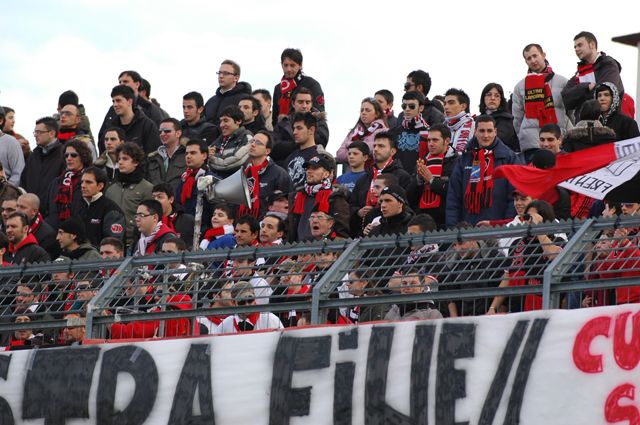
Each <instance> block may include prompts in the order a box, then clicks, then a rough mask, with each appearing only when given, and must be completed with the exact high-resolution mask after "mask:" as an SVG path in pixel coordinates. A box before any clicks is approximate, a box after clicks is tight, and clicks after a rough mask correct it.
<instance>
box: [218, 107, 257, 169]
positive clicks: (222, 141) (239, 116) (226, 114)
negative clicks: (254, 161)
mask: <svg viewBox="0 0 640 425" xmlns="http://www.w3.org/2000/svg"><path fill="white" fill-rule="evenodd" d="M243 119H244V114H243V113H242V111H241V110H240V108H239V107H238V106H236V105H232V106H227V107H226V108H225V109H224V110H223V111H222V112H221V113H220V136H218V138H217V139H216V140H215V141H214V142H213V143H212V144H211V145H209V159H208V164H209V167H210V168H211V169H212V170H213V171H215V173H216V174H218V175H219V176H220V177H222V178H225V177H229V176H230V175H232V174H233V173H235V172H236V171H238V169H239V168H240V167H242V164H244V163H245V162H247V159H249V142H250V140H251V133H250V132H249V131H248V130H247V129H245V128H244V127H243V126H242V121H243Z"/></svg>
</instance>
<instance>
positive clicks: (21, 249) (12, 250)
mask: <svg viewBox="0 0 640 425" xmlns="http://www.w3.org/2000/svg"><path fill="white" fill-rule="evenodd" d="M5 259H6V260H7V262H8V263H11V264H15V265H22V264H31V263H46V262H49V261H51V258H49V254H47V251H45V250H44V249H42V247H40V246H39V245H38V241H37V240H36V238H35V236H33V235H32V234H28V235H27V237H26V238H24V239H23V240H22V242H20V243H19V244H17V245H15V246H13V245H9V252H8V255H7V256H6V258H5Z"/></svg>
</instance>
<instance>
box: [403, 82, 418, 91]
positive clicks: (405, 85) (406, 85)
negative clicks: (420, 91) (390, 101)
mask: <svg viewBox="0 0 640 425" xmlns="http://www.w3.org/2000/svg"><path fill="white" fill-rule="evenodd" d="M415 86H416V85H415V84H412V83H404V89H405V90H409V89H411V87H415Z"/></svg>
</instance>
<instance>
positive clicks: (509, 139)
mask: <svg viewBox="0 0 640 425" xmlns="http://www.w3.org/2000/svg"><path fill="white" fill-rule="evenodd" d="M480 114H487V115H491V116H492V117H493V119H494V120H496V125H497V126H498V137H499V138H500V140H502V142H503V143H504V144H505V145H507V146H508V147H509V148H510V149H511V150H512V151H514V152H520V142H519V140H518V134H517V133H516V130H515V128H514V127H513V115H511V113H510V112H509V105H508V104H507V99H505V97H504V90H503V88H502V86H501V85H500V84H498V83H489V84H487V85H486V86H484V88H483V89H482V93H481V94H480Z"/></svg>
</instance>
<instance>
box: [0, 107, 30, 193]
mask: <svg viewBox="0 0 640 425" xmlns="http://www.w3.org/2000/svg"><path fill="white" fill-rule="evenodd" d="M5 121H6V112H5V110H4V108H3V107H2V106H0V164H2V166H3V168H4V175H5V177H6V178H7V180H8V181H10V182H11V183H13V184H16V185H17V184H19V183H20V174H22V170H23V169H24V154H23V153H22V147H21V146H20V142H18V140H17V139H16V138H15V137H13V136H12V135H10V134H7V133H4V132H3V131H2V129H3V128H4V123H5Z"/></svg>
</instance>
